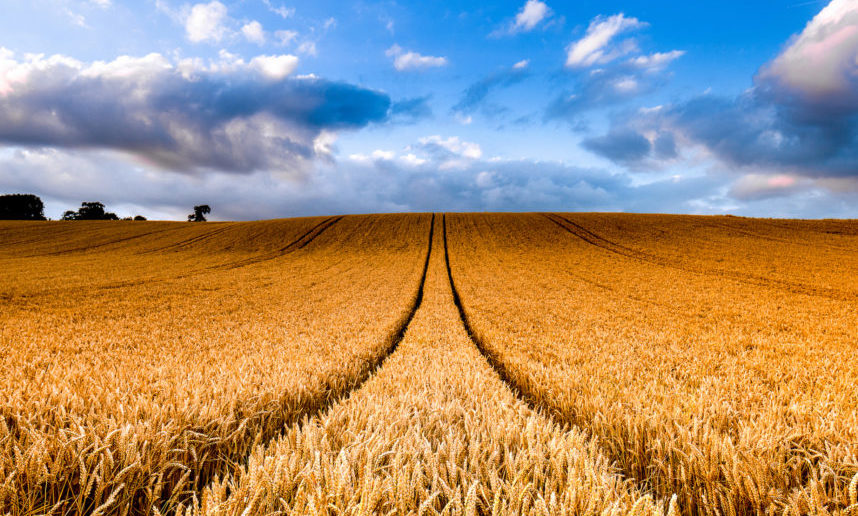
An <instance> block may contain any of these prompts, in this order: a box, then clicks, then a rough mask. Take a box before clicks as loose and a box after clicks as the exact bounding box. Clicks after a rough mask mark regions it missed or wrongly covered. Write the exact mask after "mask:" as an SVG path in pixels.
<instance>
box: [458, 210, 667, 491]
mask: <svg viewBox="0 0 858 516" xmlns="http://www.w3.org/2000/svg"><path fill="white" fill-rule="evenodd" d="M443 229H444V237H443V240H444V262H445V263H446V266H447V279H448V281H449V282H450V289H451V290H452V292H453V303H454V304H455V305H456V309H457V311H458V312H459V319H460V320H461V321H462V325H463V326H464V327H465V331H466V332H467V334H468V337H469V338H470V339H471V342H473V344H474V346H475V347H476V348H477V349H478V350H479V352H480V354H481V355H482V356H483V357H484V358H485V359H486V361H487V362H488V363H489V365H490V366H491V367H492V369H494V371H495V373H497V375H498V376H499V377H500V379H501V380H502V381H503V383H504V384H505V385H506V386H507V387H508V388H509V390H510V391H512V393H513V394H514V395H515V396H516V398H518V399H519V400H521V401H522V402H523V403H524V404H525V405H527V407H528V408H530V409H531V410H532V411H534V412H536V413H537V414H540V415H542V416H544V417H546V418H548V419H549V420H550V421H551V422H553V423H554V424H556V425H557V426H558V427H560V428H569V427H570V426H576V427H579V428H581V429H582V430H585V431H591V430H589V429H588V427H587V425H586V421H578V420H575V419H569V418H568V417H565V416H564V414H563V412H562V410H561V407H560V406H558V405H553V404H548V403H545V402H544V401H542V400H541V398H542V396H540V395H539V393H538V391H537V390H538V386H535V385H528V384H523V383H522V382H519V381H516V379H515V378H514V377H513V375H512V372H511V371H510V368H509V367H508V366H507V365H506V364H505V363H504V361H503V359H502V358H501V357H500V355H499V353H497V352H495V351H493V350H491V349H490V348H489V347H488V346H487V345H486V342H485V340H484V339H483V337H482V336H480V334H479V332H477V331H476V329H475V328H474V326H473V324H472V322H471V320H470V318H469V317H468V313H467V311H466V310H465V307H464V304H463V303H462V297H461V295H460V294H459V290H458V289H457V288H456V282H455V281H454V280H453V268H452V266H451V265H450V246H449V244H448V243H447V217H446V215H445V216H444V221H443ZM599 448H600V449H601V450H602V453H604V454H605V456H606V457H609V458H610V460H612V461H614V463H615V467H616V468H617V473H618V474H620V475H621V476H622V477H623V478H625V479H628V480H630V481H631V482H632V483H633V484H634V485H635V487H636V488H638V489H639V490H640V491H641V492H644V493H646V492H651V489H649V487H648V483H647V481H646V478H645V476H644V475H642V474H641V473H640V472H638V471H634V470H632V469H628V468H623V467H622V466H621V464H622V461H621V460H620V459H621V458H620V457H617V456H615V455H614V454H613V453H611V450H610V449H605V448H604V447H602V446H600V447H599Z"/></svg>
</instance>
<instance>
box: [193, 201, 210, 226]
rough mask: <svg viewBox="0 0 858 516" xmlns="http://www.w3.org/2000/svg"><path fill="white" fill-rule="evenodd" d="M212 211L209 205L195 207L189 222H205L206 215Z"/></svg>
mask: <svg viewBox="0 0 858 516" xmlns="http://www.w3.org/2000/svg"><path fill="white" fill-rule="evenodd" d="M211 212H212V209H211V208H210V207H209V205H208V204H201V205H199V206H194V212H193V213H191V214H190V215H188V222H205V221H206V215H207V214H209V213H211Z"/></svg>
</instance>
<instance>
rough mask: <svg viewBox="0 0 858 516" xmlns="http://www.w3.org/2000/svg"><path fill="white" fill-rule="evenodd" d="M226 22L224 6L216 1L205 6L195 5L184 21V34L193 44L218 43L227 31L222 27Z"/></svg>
mask: <svg viewBox="0 0 858 516" xmlns="http://www.w3.org/2000/svg"><path fill="white" fill-rule="evenodd" d="M226 20H227V9H226V6H225V5H223V4H222V3H220V2H218V1H217V0H215V1H213V2H209V3H207V4H196V5H194V6H193V7H191V12H190V14H189V15H188V19H187V20H186V21H185V32H186V33H187V36H188V39H189V40H190V41H192V42H194V43H199V42H202V41H220V40H221V39H222V38H223V36H224V34H225V33H226V31H227V28H226V27H225V26H224V22H225V21H226Z"/></svg>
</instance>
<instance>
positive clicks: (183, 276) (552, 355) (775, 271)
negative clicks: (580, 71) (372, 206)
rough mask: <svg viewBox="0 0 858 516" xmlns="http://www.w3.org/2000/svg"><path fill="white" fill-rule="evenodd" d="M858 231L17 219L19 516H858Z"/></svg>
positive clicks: (1, 430) (681, 224)
mask: <svg viewBox="0 0 858 516" xmlns="http://www.w3.org/2000/svg"><path fill="white" fill-rule="evenodd" d="M856 251H858V223H856V222H852V221H836V220H825V221H798V220H769V219H745V218H737V217H697V216H668V215H625V214H579V213H575V214H569V213H566V214H563V213H556V214H553V213H552V214H536V213H533V214H440V213H439V214H402V215H362V216H356V215H353V216H332V217H314V218H301V219H283V220H272V221H259V222H241V223H239V222H235V223H220V222H219V223H205V224H194V223H175V222H131V221H128V222H126V221H118V222H107V221H104V222H102V221H98V222H81V221H76V222H0V513H3V514H12V515H35V514H58V515H59V514H63V515H65V514H122V515H125V514H132V515H137V514H140V515H142V514H146V515H153V514H187V515H196V514H199V515H203V514H205V515H209V514H212V515H214V514H217V515H252V514H328V515H341V514H418V515H424V514H427V515H428V514H444V515H448V514H449V515H452V514H468V515H471V514H497V515H501V514H533V515H542V514H552V515H553V514H569V515H572V514H616V515H621V514H623V515H624V514H652V515H655V514H659V515H664V514H668V515H671V516H676V515H679V514H684V515H692V514H707V515H709V514H711V515H749V514H778V515H781V514H792V515H800V514H844V515H850V514H851V515H858V360H856V359H855V358H854V357H855V356H858V337H856V330H855V329H856V328H858V314H856V310H855V308H856V307H858V274H856V273H858V252H856Z"/></svg>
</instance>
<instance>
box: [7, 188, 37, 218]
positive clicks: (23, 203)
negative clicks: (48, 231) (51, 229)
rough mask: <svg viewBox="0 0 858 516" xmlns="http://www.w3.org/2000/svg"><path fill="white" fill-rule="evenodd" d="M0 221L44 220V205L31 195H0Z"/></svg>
mask: <svg viewBox="0 0 858 516" xmlns="http://www.w3.org/2000/svg"><path fill="white" fill-rule="evenodd" d="M0 220H45V205H44V204H43V203H42V200H41V199H40V198H39V197H38V196H36V195H33V194H10V195H0Z"/></svg>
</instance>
